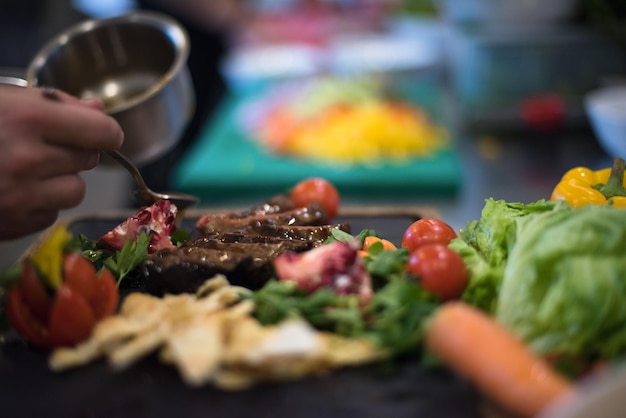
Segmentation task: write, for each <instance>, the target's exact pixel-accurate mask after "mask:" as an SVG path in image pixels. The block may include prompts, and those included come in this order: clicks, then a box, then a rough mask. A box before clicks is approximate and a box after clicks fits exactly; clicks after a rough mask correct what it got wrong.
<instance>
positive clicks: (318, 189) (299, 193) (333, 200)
mask: <svg viewBox="0 0 626 418" xmlns="http://www.w3.org/2000/svg"><path fill="white" fill-rule="evenodd" d="M290 197H291V200H292V201H293V202H294V204H295V205H296V206H307V205H310V204H311V203H313V202H318V203H319V204H320V205H322V207H323V208H324V210H325V211H326V215H327V216H328V219H333V218H334V217H335V216H337V212H339V192H338V191H337V189H336V188H335V186H334V185H333V184H332V183H330V182H329V181H328V180H325V179H323V178H318V177H314V178H309V179H306V180H302V181H301V182H299V183H298V184H296V185H295V186H294V187H293V189H291V192H290Z"/></svg>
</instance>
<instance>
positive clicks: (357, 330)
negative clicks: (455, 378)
mask: <svg viewBox="0 0 626 418" xmlns="http://www.w3.org/2000/svg"><path fill="white" fill-rule="evenodd" d="M371 235H374V236H377V235H376V232H375V231H373V230H364V231H362V232H361V233H360V234H359V235H358V236H360V237H361V238H360V239H361V240H362V239H364V238H365V237H366V236H371ZM332 238H333V239H334V240H340V241H344V242H348V241H349V240H354V239H355V237H353V236H351V235H350V234H347V233H345V232H343V231H338V230H337V231H333V237H332ZM407 259H408V251H407V249H406V248H401V249H398V250H395V251H382V245H381V249H380V251H377V250H376V248H372V249H371V251H370V254H369V255H368V256H367V257H366V258H365V263H366V268H367V270H368V272H369V273H370V275H371V276H372V279H373V290H374V294H373V296H372V299H371V300H370V301H369V302H366V303H363V302H364V301H362V300H361V299H360V298H359V297H358V296H357V295H338V294H337V293H335V292H334V291H333V290H332V289H329V288H323V289H320V290H318V291H316V292H314V293H311V294H308V293H306V292H305V291H303V290H300V289H298V288H297V287H296V285H295V284H294V283H293V282H288V281H278V280H270V281H269V282H267V283H266V285H265V286H264V287H263V288H261V289H260V290H258V291H256V292H254V293H253V294H252V295H251V296H249V297H250V298H252V299H253V300H254V302H255V306H256V309H255V313H254V315H255V317H256V318H257V319H258V320H259V321H260V322H261V323H262V324H264V325H273V324H277V323H279V322H280V321H282V320H285V319H288V318H293V317H300V318H303V319H305V320H306V321H308V322H309V323H310V324H311V325H313V326H314V327H315V328H317V329H319V330H323V331H331V332H335V333H337V334H339V335H342V336H344V337H352V338H357V337H366V338H370V339H372V340H373V341H374V342H375V343H377V344H378V345H379V346H381V347H383V348H384V349H386V350H388V351H389V352H390V353H391V354H392V355H399V354H404V353H407V352H411V350H414V352H415V354H416V355H417V354H418V351H419V350H417V347H419V345H420V343H421V342H422V338H423V336H424V322H425V320H426V318H427V317H429V316H430V314H431V313H432V312H433V311H434V310H435V309H436V307H437V306H438V301H437V300H436V298H435V297H434V296H432V295H430V294H429V293H427V292H426V291H425V290H424V289H422V287H421V286H420V285H419V283H418V282H417V281H416V280H415V279H414V278H412V277H410V276H409V275H407V274H406V273H405V272H404V266H405V264H406V261H407Z"/></svg>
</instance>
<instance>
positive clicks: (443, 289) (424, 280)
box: [406, 244, 467, 301]
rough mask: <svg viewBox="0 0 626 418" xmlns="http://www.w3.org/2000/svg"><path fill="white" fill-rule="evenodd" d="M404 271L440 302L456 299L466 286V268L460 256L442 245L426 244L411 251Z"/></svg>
mask: <svg viewBox="0 0 626 418" xmlns="http://www.w3.org/2000/svg"><path fill="white" fill-rule="evenodd" d="M406 270H407V271H408V272H409V273H411V274H413V275H414V276H416V277H417V278H418V280H419V283H420V285H421V286H422V287H423V288H424V289H425V290H427V291H428V292H430V293H432V294H434V295H437V296H439V298H440V300H441V301H447V300H451V299H458V298H459V297H460V296H461V294H462V293H463V291H464V290H465V286H467V268H466V267H465V263H464V262H463V259H462V258H461V256H460V255H458V254H457V253H456V252H454V251H453V250H451V249H450V248H448V247H447V246H446V245H442V244H427V245H423V246H421V247H419V248H418V249H417V250H415V251H413V252H412V253H411V255H410V256H409V260H408V261H407V265H406Z"/></svg>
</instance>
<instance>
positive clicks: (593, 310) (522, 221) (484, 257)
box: [450, 199, 626, 363]
mask: <svg viewBox="0 0 626 418" xmlns="http://www.w3.org/2000/svg"><path fill="white" fill-rule="evenodd" d="M450 245H451V247H452V248H453V249H454V250H456V251H457V252H459V253H460V254H461V255H462V257H463V258H464V260H465V261H466V265H467V267H468V269H469V271H470V282H469V285H468V287H467V289H466V291H465V293H464V294H463V300H465V301H466V302H468V303H470V304H472V305H475V306H478V307H480V308H482V309H483V310H485V311H487V312H488V313H490V314H492V315H493V316H494V317H495V318H496V319H497V320H498V321H499V322H500V323H502V324H503V325H505V326H506V327H507V328H509V329H511V330H512V331H513V332H514V333H515V334H516V335H517V336H519V337H520V338H522V339H523V340H524V341H525V342H526V343H527V344H528V345H529V346H530V347H531V348H532V349H533V351H535V352H537V353H539V354H541V355H543V356H545V357H552V358H556V359H559V358H568V359H576V360H577V361H579V362H582V363H589V362H594V361H597V360H611V359H615V358H618V357H620V356H622V355H624V354H625V353H626V211H623V210H619V209H616V208H613V207H611V206H607V205H588V206H585V207H582V208H572V207H570V206H568V205H567V204H565V203H563V202H557V203H555V202H549V201H538V202H534V203H531V204H527V205H524V204H519V203H507V202H504V201H496V200H493V199H489V200H487V201H486V205H485V207H484V209H483V212H482V216H481V219H480V220H478V221H473V222H470V223H469V224H468V225H467V228H466V229H465V230H463V231H462V233H461V236H460V238H459V239H456V240H454V241H452V243H451V244H450Z"/></svg>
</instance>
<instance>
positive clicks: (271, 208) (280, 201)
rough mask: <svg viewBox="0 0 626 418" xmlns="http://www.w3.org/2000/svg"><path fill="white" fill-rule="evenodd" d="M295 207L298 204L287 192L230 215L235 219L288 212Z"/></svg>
mask: <svg viewBox="0 0 626 418" xmlns="http://www.w3.org/2000/svg"><path fill="white" fill-rule="evenodd" d="M295 207H296V206H295V205H294V203H293V200H291V197H289V196H287V195H286V194H279V195H276V196H274V197H272V198H271V199H270V200H268V201H267V202H265V203H261V204H260V205H257V206H253V207H251V208H250V209H246V210H244V211H242V212H235V213H231V214H230V216H231V217H232V218H233V219H236V218H238V219H241V218H247V217H249V216H256V215H271V214H273V213H279V212H286V211H288V210H292V209H295Z"/></svg>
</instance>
